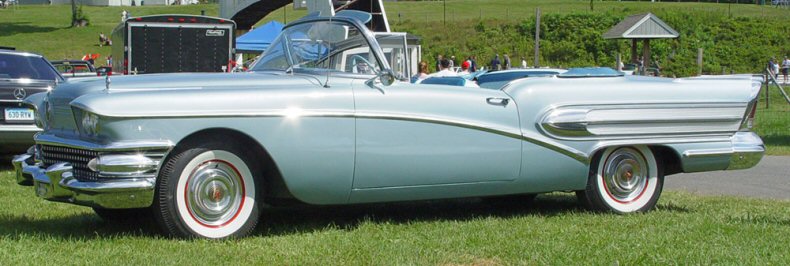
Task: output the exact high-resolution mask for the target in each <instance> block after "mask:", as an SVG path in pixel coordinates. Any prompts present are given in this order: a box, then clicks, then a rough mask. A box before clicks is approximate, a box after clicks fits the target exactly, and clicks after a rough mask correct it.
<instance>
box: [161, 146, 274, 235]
mask: <svg viewBox="0 0 790 266" xmlns="http://www.w3.org/2000/svg"><path fill="white" fill-rule="evenodd" d="M250 158H251V156H250V155H249V154H246V153H245V152H243V149H241V148H238V147H235V146H233V145H228V144H227V143H222V142H220V141H214V142H211V141H209V142H204V144H201V145H198V146H196V147H194V148H190V149H186V150H183V151H181V152H179V153H177V154H176V155H175V156H173V157H172V158H170V159H169V160H168V161H167V164H166V165H165V167H164V168H163V170H162V172H161V173H160V175H159V180H157V195H156V198H155V202H154V206H153V207H154V208H156V211H155V212H156V214H157V215H156V217H157V221H158V222H159V224H160V226H161V227H162V228H163V230H164V231H165V232H166V233H168V234H170V235H173V236H176V237H186V238H192V237H202V238H231V237H242V236H245V235H247V234H249V233H250V232H251V231H252V230H253V229H254V228H255V226H256V224H257V223H258V218H259V215H260V213H259V202H258V200H257V199H259V198H262V197H260V191H259V190H258V189H257V188H258V187H259V186H258V184H256V181H259V180H256V179H255V178H254V177H255V175H254V173H255V172H258V171H254V169H255V168H254V167H251V164H249V163H248V161H247V160H249V159H250Z"/></svg>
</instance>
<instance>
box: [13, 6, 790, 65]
mask: <svg viewBox="0 0 790 266" xmlns="http://www.w3.org/2000/svg"><path fill="white" fill-rule="evenodd" d="M385 6H386V8H387V12H388V17H389V21H390V23H391V24H393V27H394V28H396V29H397V28H398V24H399V22H405V21H407V20H410V21H415V22H417V21H420V22H422V21H424V22H426V23H425V27H435V26H438V25H439V24H438V22H441V21H444V20H445V19H446V21H447V22H448V23H449V24H450V25H452V24H453V23H454V22H456V21H462V20H475V21H477V20H480V19H483V20H486V21H490V22H492V23H496V21H500V22H501V21H522V20H524V19H526V18H528V17H532V16H533V15H534V13H535V9H536V8H538V7H540V8H541V12H542V13H543V14H551V13H573V12H613V13H616V14H623V15H627V14H635V13H640V12H648V11H652V12H657V11H662V10H684V11H695V12H704V13H718V14H732V15H734V16H750V17H761V18H765V19H766V20H767V21H774V20H777V19H778V20H782V19H785V18H787V17H788V14H790V11H788V10H787V9H777V8H772V7H768V6H757V5H746V4H740V5H732V6H729V5H724V4H714V3H650V2H614V1H610V2H595V9H594V11H589V2H587V1H572V0H534V1H519V2H518V4H514V1H512V0H449V1H447V5H446V8H444V6H443V5H442V1H433V2H421V1H418V2H386V3H385ZM83 8H84V12H85V14H87V16H88V17H89V18H90V22H91V25H90V26H88V27H84V28H71V27H69V25H70V17H71V9H70V6H67V5H56V6H19V7H17V8H16V9H13V8H12V9H0V46H12V47H18V48H19V49H21V50H25V51H32V52H36V53H40V54H43V55H44V56H46V57H47V58H49V59H52V60H56V59H64V58H80V57H82V55H84V54H86V53H99V54H101V56H102V60H103V58H104V57H105V56H106V55H108V54H109V51H110V49H109V48H108V47H99V46H98V36H99V33H101V32H104V33H105V34H108V35H109V34H110V32H112V30H113V28H115V26H116V25H117V24H118V22H119V21H120V17H121V11H122V10H128V11H129V12H130V13H131V15H132V16H143V15H152V14H173V13H179V14H200V11H201V10H205V11H206V15H210V16H216V15H217V14H218V12H219V11H218V6H217V5H189V6H136V7H92V6H84V7H83ZM444 10H446V15H445V12H444ZM305 14H306V11H305V10H293V8H292V7H291V6H287V7H285V8H281V9H280V10H277V11H275V12H272V13H271V14H270V15H269V16H267V17H266V18H264V19H263V20H261V22H260V23H259V24H263V23H266V22H268V21H270V20H279V21H281V22H282V21H293V20H295V19H297V18H299V17H302V16H304V15H305ZM102 60H99V62H103V61H102Z"/></svg>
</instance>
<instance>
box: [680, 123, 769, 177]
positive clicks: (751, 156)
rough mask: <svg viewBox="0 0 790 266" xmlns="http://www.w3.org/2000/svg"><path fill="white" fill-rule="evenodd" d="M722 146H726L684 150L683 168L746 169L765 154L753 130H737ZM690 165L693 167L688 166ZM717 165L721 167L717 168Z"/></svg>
mask: <svg viewBox="0 0 790 266" xmlns="http://www.w3.org/2000/svg"><path fill="white" fill-rule="evenodd" d="M723 146H726V147H721V148H709V149H693V150H686V151H685V152H683V161H684V170H686V172H699V171H710V170H739V169H747V168H752V167H754V166H755V165H757V163H759V162H760V160H761V159H762V158H763V155H765V145H764V144H763V140H762V139H760V137H759V136H757V134H755V133H754V132H749V131H745V132H737V133H735V135H733V136H732V138H731V139H730V142H729V143H726V144H723ZM691 165H695V167H689V166H691ZM700 165H704V166H705V167H700ZM719 165H721V166H722V167H721V168H718V166H719ZM699 168H702V169H699ZM715 168H718V169H715ZM692 169H693V170H692ZM690 170H691V171H690Z"/></svg>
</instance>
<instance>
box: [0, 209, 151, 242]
mask: <svg viewBox="0 0 790 266" xmlns="http://www.w3.org/2000/svg"><path fill="white" fill-rule="evenodd" d="M20 236H43V237H52V238H58V239H96V238H108V237H123V236H127V237H158V236H159V231H158V230H157V228H156V227H155V225H154V224H153V222H128V223H127V222H121V223H119V222H105V221H103V220H102V219H101V218H99V217H98V216H96V215H94V214H92V213H83V214H71V215H66V216H57V217H46V218H39V217H32V216H29V215H14V216H9V215H0V238H2V237H10V238H12V239H15V238H18V237H20Z"/></svg>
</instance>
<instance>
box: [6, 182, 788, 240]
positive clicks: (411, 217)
mask: <svg viewBox="0 0 790 266" xmlns="http://www.w3.org/2000/svg"><path fill="white" fill-rule="evenodd" d="M656 209H657V210H658V211H662V212H680V213H690V212H693V211H692V210H689V209H686V208H684V207H681V206H677V205H674V204H672V203H663V204H662V203H659V205H658V206H657V208H656ZM575 214H580V215H587V214H590V215H592V214H593V213H592V212H589V211H587V210H585V209H583V208H581V207H580V206H579V205H578V204H577V202H576V197H575V196H574V195H573V194H572V193H551V194H544V195H540V196H538V197H537V199H535V200H534V201H533V202H531V203H529V201H525V200H524V199H523V198H519V197H507V198H500V199H495V200H489V199H479V198H471V199H450V200H430V201H414V202H398V203H380V204H359V205H344V206H306V205H305V206H291V207H273V208H266V209H264V211H263V214H262V216H261V220H260V223H259V224H258V228H257V230H256V231H255V232H253V234H252V236H261V237H267V236H283V235H293V234H301V233H310V232H317V231H322V230H327V229H340V230H349V231H350V230H354V229H356V228H357V227H359V226H360V225H362V224H364V223H389V224H409V223H414V222H434V221H436V222H440V221H470V220H476V219H486V218H505V219H507V218H517V217H528V216H536V217H554V216H562V215H575ZM148 218H150V219H142V220H134V221H126V222H118V221H103V220H102V219H101V218H99V217H98V216H97V215H95V214H93V213H78V214H69V215H62V216H54V217H43V218H42V217H35V216H31V215H25V214H22V215H7V214H6V215H0V238H3V237H10V238H12V239H17V238H19V237H22V236H44V237H53V238H59V239H81V240H90V239H100V238H111V237H142V238H165V237H164V236H163V235H162V234H161V231H160V230H159V228H158V226H157V225H156V224H155V222H154V220H153V217H148ZM787 223H790V221H787Z"/></svg>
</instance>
